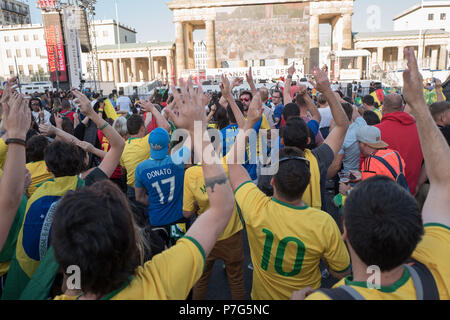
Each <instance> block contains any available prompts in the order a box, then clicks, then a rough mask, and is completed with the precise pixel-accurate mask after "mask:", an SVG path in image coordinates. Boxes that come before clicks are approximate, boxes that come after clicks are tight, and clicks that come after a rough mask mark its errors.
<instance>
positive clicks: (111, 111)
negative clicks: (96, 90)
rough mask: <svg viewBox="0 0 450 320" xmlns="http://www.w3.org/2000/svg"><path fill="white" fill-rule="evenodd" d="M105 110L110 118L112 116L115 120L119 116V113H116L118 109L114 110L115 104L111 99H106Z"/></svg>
mask: <svg viewBox="0 0 450 320" xmlns="http://www.w3.org/2000/svg"><path fill="white" fill-rule="evenodd" d="M103 111H104V112H105V114H106V116H107V117H108V118H111V119H113V120H114V121H116V120H117V119H118V118H119V115H118V114H117V113H116V110H114V106H113V105H112V103H111V101H109V99H106V100H105V107H104V109H103Z"/></svg>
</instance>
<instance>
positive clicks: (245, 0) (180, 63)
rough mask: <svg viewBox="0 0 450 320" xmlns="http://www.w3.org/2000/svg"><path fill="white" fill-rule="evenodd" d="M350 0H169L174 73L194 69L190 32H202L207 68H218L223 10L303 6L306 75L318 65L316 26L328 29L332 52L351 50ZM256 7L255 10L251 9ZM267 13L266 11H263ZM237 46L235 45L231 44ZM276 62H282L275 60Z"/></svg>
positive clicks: (191, 34)
mask: <svg viewBox="0 0 450 320" xmlns="http://www.w3.org/2000/svg"><path fill="white" fill-rule="evenodd" d="M353 2H354V0H315V1H306V0H303V1H302V0H300V1H299V0H208V1H204V0H172V1H170V2H168V7H169V9H170V10H172V11H173V16H174V19H173V21H174V24H175V39H176V40H175V45H176V70H177V75H178V76H179V75H180V74H181V71H182V70H185V69H194V68H195V61H194V43H193V32H194V30H197V29H205V30H206V46H207V53H208V59H207V67H208V68H217V67H220V64H221V62H222V61H219V59H218V57H217V55H216V53H217V49H218V48H217V47H216V44H217V39H216V36H217V34H218V32H220V30H216V26H215V25H216V18H217V16H218V12H220V11H223V9H224V8H226V7H248V6H258V5H261V6H265V7H267V6H271V5H280V4H286V5H294V4H307V5H308V6H307V7H308V9H307V11H308V13H309V16H308V19H309V61H308V63H307V64H306V63H305V68H306V70H305V71H307V72H308V73H309V72H310V69H311V67H312V66H316V65H318V64H319V25H320V24H330V25H331V27H332V50H345V49H352V45H353V41H352V15H353ZM255 8H256V7H255ZM266 10H267V9H266ZM233 45H239V44H233ZM279 60H280V63H282V62H283V61H284V59H279ZM237 64H238V66H239V67H246V66H247V61H244V60H241V61H238V63H237Z"/></svg>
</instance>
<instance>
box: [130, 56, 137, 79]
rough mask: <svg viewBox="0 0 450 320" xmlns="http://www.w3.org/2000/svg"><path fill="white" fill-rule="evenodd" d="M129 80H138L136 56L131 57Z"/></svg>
mask: <svg viewBox="0 0 450 320" xmlns="http://www.w3.org/2000/svg"><path fill="white" fill-rule="evenodd" d="M131 75H132V78H131V82H139V74H138V71H137V67H136V58H131Z"/></svg>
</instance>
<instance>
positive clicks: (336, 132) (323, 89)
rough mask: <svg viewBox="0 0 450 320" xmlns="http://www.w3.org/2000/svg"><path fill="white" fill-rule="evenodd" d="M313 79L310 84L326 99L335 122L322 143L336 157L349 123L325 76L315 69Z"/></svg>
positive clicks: (322, 72)
mask: <svg viewBox="0 0 450 320" xmlns="http://www.w3.org/2000/svg"><path fill="white" fill-rule="evenodd" d="M314 78H315V81H311V84H312V85H313V86H314V87H315V88H316V89H317V91H319V92H320V93H322V94H323V95H324V96H325V98H326V99H327V102H328V104H329V105H330V109H331V114H332V115H333V120H334V122H335V127H334V129H333V130H332V131H331V132H330V134H329V135H328V137H327V138H326V139H325V141H324V143H326V144H327V145H328V146H329V147H330V148H331V149H332V150H333V152H334V156H335V157H336V155H337V154H338V152H339V151H340V150H341V148H342V144H343V143H344V139H345V135H346V134H347V130H348V127H349V125H350V123H349V121H348V117H347V115H346V114H345V111H344V109H343V108H342V105H341V103H340V102H339V101H338V99H337V98H336V95H335V94H334V92H333V90H332V89H331V86H330V81H329V80H328V76H327V74H326V73H325V72H324V71H322V70H320V69H319V68H315V69H314Z"/></svg>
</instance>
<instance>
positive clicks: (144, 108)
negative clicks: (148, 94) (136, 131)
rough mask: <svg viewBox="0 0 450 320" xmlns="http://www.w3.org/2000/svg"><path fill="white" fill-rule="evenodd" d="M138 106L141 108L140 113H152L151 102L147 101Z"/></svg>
mask: <svg viewBox="0 0 450 320" xmlns="http://www.w3.org/2000/svg"><path fill="white" fill-rule="evenodd" d="M138 106H140V107H141V109H142V111H145V112H151V113H153V110H154V108H155V106H154V105H153V103H151V100H149V101H141V102H139V103H138Z"/></svg>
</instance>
